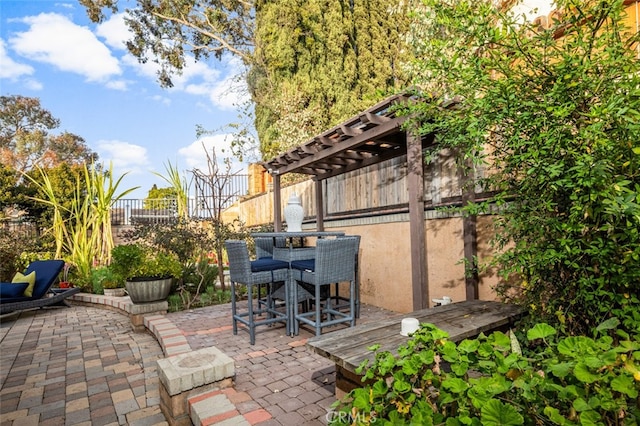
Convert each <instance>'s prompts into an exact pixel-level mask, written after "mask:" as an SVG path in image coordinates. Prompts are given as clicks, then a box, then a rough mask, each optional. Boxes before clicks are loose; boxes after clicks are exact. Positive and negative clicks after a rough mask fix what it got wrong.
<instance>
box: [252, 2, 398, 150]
mask: <svg viewBox="0 0 640 426" xmlns="http://www.w3.org/2000/svg"><path fill="white" fill-rule="evenodd" d="M398 9H399V7H398V1H397V0H350V1H340V0H311V1H305V0H296V1H291V0H287V1H258V2H256V32H255V43H256V45H255V51H254V59H255V62H254V65H253V68H252V70H251V72H250V78H249V83H250V88H251V91H252V96H253V99H254V101H255V105H256V109H255V114H256V121H255V124H256V129H257V132H258V135H259V138H260V145H261V151H262V153H263V155H264V156H265V157H267V158H268V157H271V156H273V155H276V154H278V153H280V152H282V151H284V150H286V149H287V148H289V147H291V146H295V145H298V144H300V143H302V142H304V141H305V140H306V139H308V138H309V137H311V136H313V135H314V134H316V133H318V132H321V131H322V130H325V129H326V128H328V127H330V126H331V125H335V124H337V123H338V122H340V121H341V120H344V119H346V118H348V117H349V116H351V115H353V114H355V113H357V112H358V111H360V110H362V109H364V108H366V107H368V106H370V105H371V104H373V103H375V102H376V101H378V100H380V99H381V98H383V97H385V96H387V95H388V94H389V93H391V92H393V91H396V90H398V89H400V88H402V87H404V85H406V82H407V78H406V76H405V74H404V73H403V72H402V71H401V69H400V67H399V66H398V63H399V62H400V61H401V60H403V58H405V56H406V54H407V53H406V49H405V48H404V46H405V44H404V41H403V35H404V34H405V33H406V31H407V29H408V18H407V16H406V14H405V13H403V12H404V11H400V10H398ZM392 10H398V12H397V13H393V12H392Z"/></svg>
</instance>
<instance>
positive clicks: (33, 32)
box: [9, 13, 122, 82]
mask: <svg viewBox="0 0 640 426" xmlns="http://www.w3.org/2000/svg"><path fill="white" fill-rule="evenodd" d="M21 22H24V23H26V24H28V25H29V29H28V30H27V31H24V32H19V33H16V35H15V36H14V37H12V38H11V39H10V40H9V43H10V45H11V47H12V48H13V50H14V51H16V52H17V53H18V54H19V55H21V56H23V57H25V58H28V59H31V60H34V61H38V62H44V63H47V64H51V65H53V66H55V67H57V68H58V69H60V70H63V71H68V72H73V73H77V74H80V75H82V76H84V77H85V78H86V79H87V80H88V81H96V82H105V81H109V80H110V79H111V78H113V77H114V76H118V75H120V74H121V73H122V70H121V69H120V65H119V64H118V60H117V59H116V58H114V57H113V56H112V55H111V52H110V51H109V49H108V48H107V47H106V46H105V45H104V44H102V43H101V42H100V41H99V40H98V39H97V38H96V36H95V35H94V34H93V33H92V32H91V31H90V30H89V28H87V27H83V26H80V25H76V24H74V23H73V22H71V21H70V20H69V19H68V18H67V17H65V16H63V15H60V14H56V13H41V14H40V15H37V16H29V17H26V18H23V19H21Z"/></svg>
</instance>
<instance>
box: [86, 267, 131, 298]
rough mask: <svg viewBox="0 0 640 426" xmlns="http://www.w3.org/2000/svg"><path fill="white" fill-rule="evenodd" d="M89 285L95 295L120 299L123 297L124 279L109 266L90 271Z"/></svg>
mask: <svg viewBox="0 0 640 426" xmlns="http://www.w3.org/2000/svg"><path fill="white" fill-rule="evenodd" d="M91 283H92V285H93V290H94V292H95V293H103V294H104V295H105V296H115V297H122V296H124V295H125V291H124V279H123V278H121V277H120V276H118V274H116V273H115V272H114V271H113V269H112V268H111V267H109V266H101V267H98V268H95V269H93V270H92V271H91Z"/></svg>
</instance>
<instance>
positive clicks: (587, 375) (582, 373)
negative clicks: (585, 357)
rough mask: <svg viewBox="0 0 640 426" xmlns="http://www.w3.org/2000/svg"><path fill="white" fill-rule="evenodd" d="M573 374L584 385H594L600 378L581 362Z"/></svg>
mask: <svg viewBox="0 0 640 426" xmlns="http://www.w3.org/2000/svg"><path fill="white" fill-rule="evenodd" d="M573 373H574V374H575V376H576V379H578V380H580V381H581V382H583V383H593V382H595V381H596V380H598V379H599V378H600V376H598V375H597V374H593V373H592V372H591V371H589V368H588V367H587V366H586V365H585V364H583V363H581V362H579V363H577V364H576V368H575V369H574V370H573Z"/></svg>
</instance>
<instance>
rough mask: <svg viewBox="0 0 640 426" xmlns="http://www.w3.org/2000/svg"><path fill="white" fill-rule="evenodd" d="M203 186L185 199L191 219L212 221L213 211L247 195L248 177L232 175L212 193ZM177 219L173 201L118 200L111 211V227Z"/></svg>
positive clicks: (167, 221)
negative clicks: (216, 192) (192, 195)
mask: <svg viewBox="0 0 640 426" xmlns="http://www.w3.org/2000/svg"><path fill="white" fill-rule="evenodd" d="M206 188H207V186H206V185H199V188H198V190H197V191H196V195H195V197H192V198H189V199H188V200H187V209H188V215H189V217H190V218H197V219H211V217H213V215H214V214H216V212H215V209H217V208H220V209H226V208H229V207H231V206H232V205H233V204H234V203H235V202H236V201H238V199H239V198H240V197H241V196H243V195H246V194H247V191H248V175H244V174H242V175H241V174H235V175H233V176H232V177H231V178H230V179H228V180H227V181H226V182H225V185H224V187H223V188H222V189H221V190H220V191H218V194H214V193H213V191H211V190H206ZM177 217H178V208H177V203H176V200H175V199H170V198H162V199H150V198H145V199H133V198H127V199H121V200H117V201H116V202H115V203H114V204H113V206H112V208H111V224H112V225H114V226H121V225H124V226H129V225H136V224H140V223H171V222H173V221H175V220H176V219H177Z"/></svg>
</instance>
